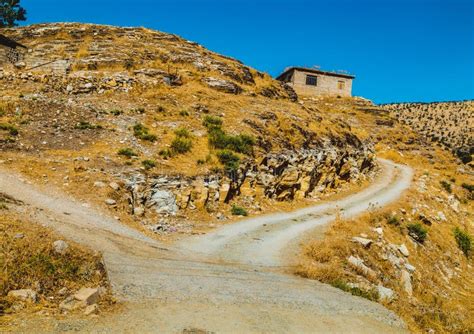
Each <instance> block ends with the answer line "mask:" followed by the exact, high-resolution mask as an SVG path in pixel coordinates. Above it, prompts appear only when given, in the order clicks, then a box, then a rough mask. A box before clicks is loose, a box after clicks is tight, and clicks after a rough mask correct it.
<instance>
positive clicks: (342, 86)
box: [337, 81, 346, 89]
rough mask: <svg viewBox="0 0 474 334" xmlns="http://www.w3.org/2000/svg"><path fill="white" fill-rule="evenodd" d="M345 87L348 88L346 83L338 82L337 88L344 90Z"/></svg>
mask: <svg viewBox="0 0 474 334" xmlns="http://www.w3.org/2000/svg"><path fill="white" fill-rule="evenodd" d="M345 86H346V83H345V82H344V81H338V82H337V88H339V89H344V87H345Z"/></svg>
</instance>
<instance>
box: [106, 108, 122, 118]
mask: <svg viewBox="0 0 474 334" xmlns="http://www.w3.org/2000/svg"><path fill="white" fill-rule="evenodd" d="M109 113H110V114H112V115H114V116H118V115H121V114H123V111H122V110H119V109H112V110H110V111H109Z"/></svg>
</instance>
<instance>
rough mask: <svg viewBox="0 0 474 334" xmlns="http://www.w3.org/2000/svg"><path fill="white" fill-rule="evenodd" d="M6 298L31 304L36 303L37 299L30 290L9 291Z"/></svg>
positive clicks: (34, 293)
mask: <svg viewBox="0 0 474 334" xmlns="http://www.w3.org/2000/svg"><path fill="white" fill-rule="evenodd" d="M8 296H9V297H12V298H15V299H19V300H22V301H30V302H33V303H36V301H37V298H38V295H37V293H36V291H33V290H31V289H20V290H11V291H9V292H8Z"/></svg>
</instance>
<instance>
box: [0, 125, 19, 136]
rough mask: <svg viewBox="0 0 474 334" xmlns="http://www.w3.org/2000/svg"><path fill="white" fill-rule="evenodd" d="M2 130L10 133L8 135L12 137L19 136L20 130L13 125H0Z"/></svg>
mask: <svg viewBox="0 0 474 334" xmlns="http://www.w3.org/2000/svg"><path fill="white" fill-rule="evenodd" d="M0 130H3V131H8V133H9V134H10V135H11V136H17V135H18V129H17V128H16V127H15V126H13V125H11V124H6V123H0Z"/></svg>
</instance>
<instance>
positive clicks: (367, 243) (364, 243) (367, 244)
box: [352, 237, 373, 248]
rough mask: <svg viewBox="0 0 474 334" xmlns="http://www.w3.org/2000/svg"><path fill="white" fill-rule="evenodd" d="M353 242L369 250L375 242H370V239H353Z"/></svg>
mask: <svg viewBox="0 0 474 334" xmlns="http://www.w3.org/2000/svg"><path fill="white" fill-rule="evenodd" d="M352 242H357V243H359V244H361V245H362V246H364V247H366V248H368V247H370V245H371V244H372V242H373V241H372V240H370V239H366V238H361V237H353V238H352Z"/></svg>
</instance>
